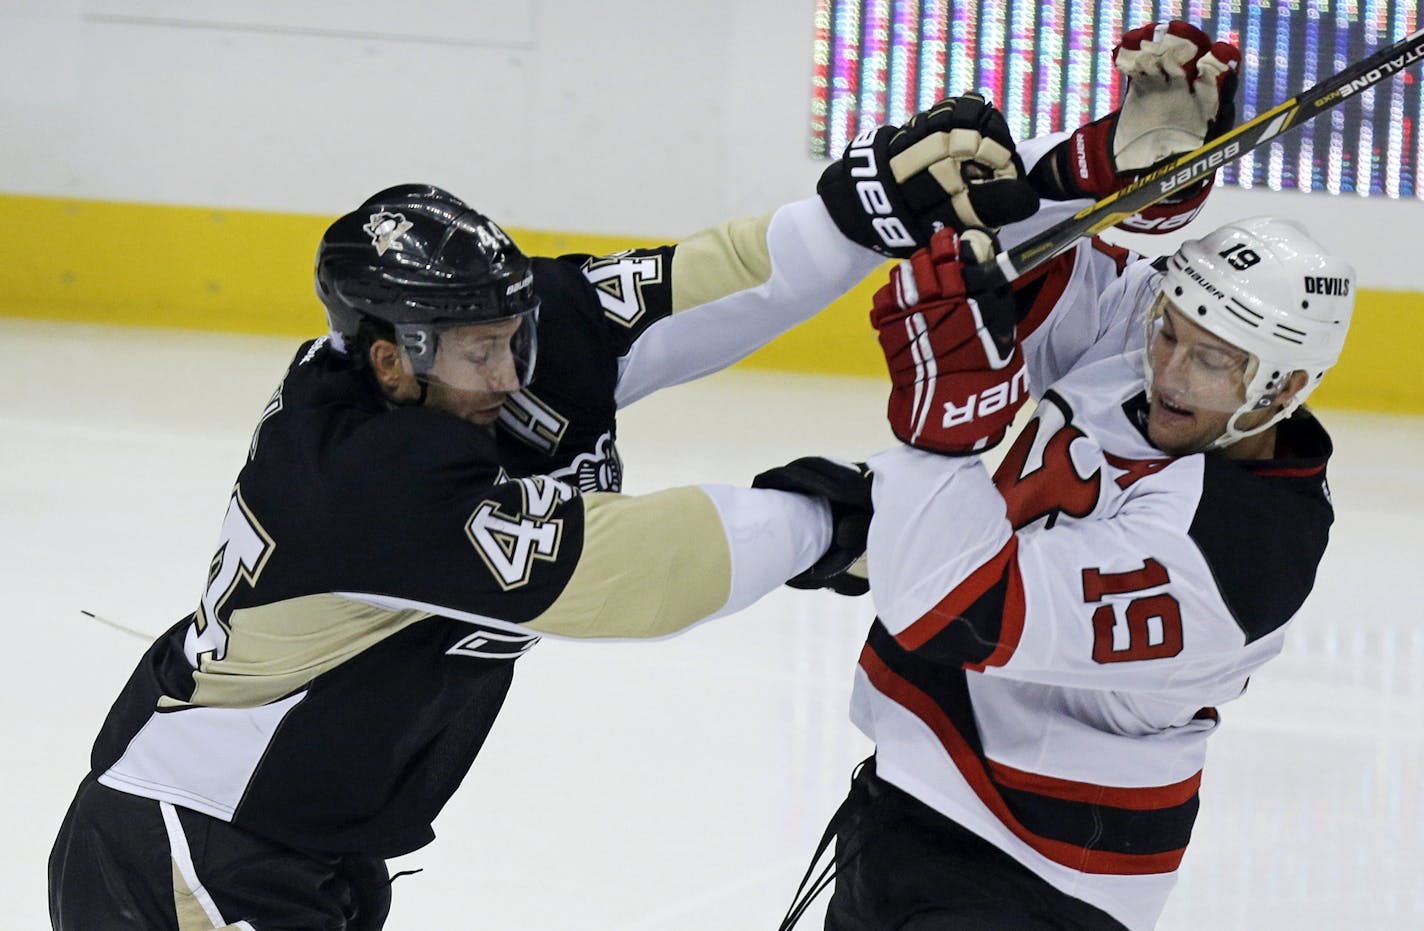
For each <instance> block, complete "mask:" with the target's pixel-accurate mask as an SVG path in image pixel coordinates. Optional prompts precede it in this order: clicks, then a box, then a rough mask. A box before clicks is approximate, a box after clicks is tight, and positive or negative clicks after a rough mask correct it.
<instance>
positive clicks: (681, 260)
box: [672, 214, 771, 313]
mask: <svg viewBox="0 0 1424 931" xmlns="http://www.w3.org/2000/svg"><path fill="white" fill-rule="evenodd" d="M770 226H771V215H770V214H767V215H766V216H761V217H745V218H742V219H739V220H731V221H729V222H727V223H723V224H722V225H720V226H714V227H712V228H711V229H706V230H703V231H701V232H700V233H695V234H693V235H692V236H690V237H688V238H687V239H684V240H683V241H682V242H680V243H678V244H677V250H676V251H675V252H673V254H672V309H673V313H678V312H679V311H683V310H687V309H688V308H691V307H697V306H699V305H701V304H708V303H711V302H712V301H715V300H717V299H718V298H722V297H726V296H727V295H728V294H735V293H736V292H738V291H746V290H749V289H751V288H756V287H760V286H761V285H763V284H765V283H766V282H767V281H769V280H770V279H771V252H770V251H769V249H768V248H767V244H766V231H767V228H768V227H770Z"/></svg>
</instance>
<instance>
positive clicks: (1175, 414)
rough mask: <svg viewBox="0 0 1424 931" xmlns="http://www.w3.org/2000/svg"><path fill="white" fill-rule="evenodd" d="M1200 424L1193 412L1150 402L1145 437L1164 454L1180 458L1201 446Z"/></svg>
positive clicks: (1157, 402)
mask: <svg viewBox="0 0 1424 931" xmlns="http://www.w3.org/2000/svg"><path fill="white" fill-rule="evenodd" d="M1202 429H1203V427H1202V424H1201V423H1200V418H1199V417H1198V416H1197V414H1196V413H1195V412H1194V411H1190V410H1187V409H1186V408H1181V407H1177V406H1175V405H1172V404H1167V403H1164V402H1162V401H1160V400H1158V399H1156V398H1153V400H1152V406H1151V409H1150V410H1149V411H1148V415H1147V437H1148V439H1150V440H1151V441H1152V445H1153V446H1156V447H1157V448H1158V449H1160V450H1162V451H1163V452H1164V453H1171V454H1172V455H1174V456H1182V455H1186V454H1187V453H1192V452H1196V451H1197V450H1198V449H1200V448H1201V447H1202V445H1203V442H1202V437H1201V433H1202Z"/></svg>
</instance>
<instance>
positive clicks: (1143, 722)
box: [826, 217, 1354, 931]
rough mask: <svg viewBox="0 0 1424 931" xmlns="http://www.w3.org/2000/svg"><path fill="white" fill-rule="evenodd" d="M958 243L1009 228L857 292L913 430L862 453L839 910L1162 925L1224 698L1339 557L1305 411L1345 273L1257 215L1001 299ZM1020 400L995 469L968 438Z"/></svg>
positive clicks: (1320, 455) (1320, 432)
mask: <svg viewBox="0 0 1424 931" xmlns="http://www.w3.org/2000/svg"><path fill="white" fill-rule="evenodd" d="M969 247H973V249H974V256H970V258H971V259H972V258H974V257H976V256H977V258H979V259H980V260H982V259H984V258H987V257H988V256H991V255H992V254H993V251H994V249H995V248H996V247H995V245H994V244H992V243H991V241H990V237H989V236H988V235H987V234H984V233H977V232H973V231H971V232H968V233H966V234H964V236H963V237H962V238H959V237H956V236H955V235H954V234H952V233H950V232H945V233H943V234H941V236H939V237H937V239H936V241H935V242H933V243H932V244H931V247H930V249H928V250H926V251H924V252H921V253H918V254H916V255H915V256H914V257H913V258H912V259H911V260H910V261H909V262H906V263H902V264H901V266H899V267H898V268H897V269H896V270H895V271H894V272H893V273H892V276H891V282H890V284H888V285H886V286H885V287H884V288H882V289H881V291H880V292H878V293H877V295H876V298H875V306H874V310H873V311H872V321H873V323H874V324H875V326H876V328H877V329H878V331H879V334H880V340H881V345H882V347H883V348H884V350H885V354H886V358H887V360H888V362H889V368H890V372H891V379H892V391H891V401H890V406H889V415H890V421H891V425H892V428H893V429H894V432H895V434H896V436H897V437H899V438H900V439H901V440H902V441H904V445H902V446H900V447H898V448H895V449H891V450H889V451H887V452H885V453H882V454H880V455H878V456H876V457H873V458H872V459H871V460H870V465H871V467H872V468H873V470H874V473H875V484H874V501H875V509H876V514H875V518H874V520H873V521H872V524H871V531H870V546H869V551H868V563H869V575H870V582H871V594H872V597H873V598H874V602H875V607H876V611H877V614H878V618H877V620H876V622H875V624H874V625H873V627H872V630H871V633H870V635H869V637H868V639H867V643H866V645H865V648H864V650H863V652H862V654H861V656H860V660H859V665H858V670H857V672H856V679H855V687H854V697H853V699H852V718H853V719H854V721H855V723H856V724H857V725H858V726H859V727H860V728H861V730H863V731H864V732H865V733H866V734H867V735H868V736H869V737H871V739H873V740H874V741H875V745H876V749H875V755H874V757H873V759H872V760H870V761H868V762H867V763H866V764H865V765H864V766H863V767H862V769H861V770H860V771H859V773H858V775H857V777H856V779H855V781H854V784H853V788H852V791H851V795H850V798H849V799H848V800H847V803H846V806H845V807H844V809H843V810H842V812H840V813H838V815H837V818H836V819H835V822H834V823H833V830H834V831H835V833H836V834H837V835H838V843H837V855H836V856H837V879H836V890H835V893H834V895H833V897H832V901H831V903H830V906H829V911H828V914H827V919H826V927H827V928H828V929H835V931H850V929H865V931H869V929H872V928H874V929H890V928H914V929H922V931H929V929H941V928H944V929H948V928H955V929H961V928H1015V929H1024V928H1094V929H1096V928H1114V929H1116V928H1123V927H1127V928H1132V929H1144V928H1151V927H1152V926H1153V925H1154V924H1155V922H1156V920H1157V918H1158V915H1159V913H1160V912H1161V910H1162V907H1163V905H1164V902H1165V900H1166V897H1167V895H1168V893H1169V891H1170V890H1171V888H1172V885H1173V882H1174V880H1175V876H1176V870H1177V867H1178V865H1179V863H1180V862H1181V860H1182V857H1183V854H1184V852H1185V850H1186V846H1187V842H1188V839H1189V837H1190V835H1191V828H1192V823H1193V821H1194V819H1195V817H1196V813H1197V805H1198V796H1197V790H1198V786H1199V784H1200V780H1201V774H1202V768H1203V765H1204V764H1205V760H1206V741H1207V738H1208V737H1209V736H1210V735H1211V733H1212V732H1213V731H1214V730H1215V729H1216V727H1217V726H1218V721H1219V719H1218V715H1217V711H1216V707H1217V706H1218V705H1221V704H1224V703H1225V702H1228V701H1231V700H1232V699H1234V698H1236V697H1237V696H1238V695H1240V694H1241V692H1242V691H1243V690H1244V689H1245V687H1246V682H1247V678H1248V677H1249V676H1250V675H1251V674H1252V673H1253V672H1254V671H1255V670H1257V669H1258V668H1259V667H1260V666H1261V665H1262V664H1263V663H1265V662H1267V661H1268V660H1269V659H1271V658H1272V657H1273V656H1275V655H1276V654H1277V653H1279V652H1280V650H1281V647H1282V643H1283V640H1284V637H1285V636H1286V630H1287V628H1288V625H1289V623H1290V621H1291V619H1292V618H1293V617H1294V616H1295V615H1296V614H1297V612H1298V611H1299V609H1300V607H1301V605H1302V603H1303V602H1304V601H1305V599H1306V596H1307V595H1308V594H1309V593H1310V590H1311V587H1312V584H1313V582H1314V577H1315V572H1316V568H1317V566H1318V564H1319V562H1320V558H1321V556H1322V554H1323V552H1324V550H1325V545H1326V541H1327V537H1328V531H1329V527H1330V523H1331V521H1332V508H1331V502H1330V497H1329V492H1328V489H1327V486H1326V479H1325V470H1326V464H1327V461H1328V459H1329V456H1330V452H1331V444H1330V439H1329V436H1328V435H1327V434H1326V432H1325V430H1324V428H1323V427H1322V426H1321V425H1320V423H1319V422H1318V421H1317V420H1316V419H1315V417H1314V416H1313V415H1312V414H1311V413H1310V412H1309V411H1308V410H1306V409H1305V408H1303V407H1302V406H1301V405H1302V402H1303V401H1304V400H1305V399H1306V398H1307V397H1308V396H1309V395H1310V393H1311V392H1312V391H1313V390H1314V389H1315V388H1316V387H1317V386H1318V385H1319V384H1320V381H1321V379H1322V377H1323V376H1324V375H1325V373H1326V372H1327V371H1328V370H1329V369H1330V367H1331V366H1332V365H1334V364H1335V362H1336V360H1337V359H1338V358H1339V355H1340V351H1341V348H1342V346H1343V344H1344V340H1345V334H1346V330H1347V329H1348V327H1349V323H1350V316H1351V310H1352V306H1353V301H1354V296H1353V294H1354V272H1353V270H1352V269H1351V267H1350V266H1349V265H1348V264H1347V263H1346V262H1345V261H1343V260H1342V259H1341V258H1339V257H1338V256H1336V255H1334V254H1333V253H1331V252H1330V251H1329V250H1327V249H1326V248H1324V247H1323V246H1321V245H1320V244H1319V243H1317V242H1315V241H1314V240H1313V239H1312V238H1311V237H1310V236H1309V235H1308V234H1307V233H1306V232H1305V231H1304V230H1302V229H1301V228H1299V227H1298V226H1296V225H1294V224H1292V223H1289V222H1286V221H1282V220H1278V219H1272V218H1267V217H1261V218H1254V219H1249V220H1243V221H1239V222H1235V223H1229V224H1227V225H1225V226H1223V227H1221V228H1220V229H1218V230H1216V231H1214V232H1212V233H1210V234H1208V235H1206V236H1205V237H1203V238H1201V239H1198V240H1193V241H1190V242H1187V243H1186V244H1184V245H1183V246H1182V247H1181V248H1180V250H1179V251H1178V252H1177V253H1176V254H1174V255H1172V256H1170V257H1169V258H1168V259H1166V260H1165V262H1162V261H1159V262H1149V261H1144V260H1140V259H1138V258H1137V257H1134V256H1132V255H1130V254H1127V253H1125V252H1123V251H1122V250H1114V249H1111V248H1105V247H1103V246H1102V245H1101V244H1097V243H1084V244H1082V245H1080V246H1079V247H1078V248H1077V249H1076V250H1074V251H1072V252H1069V253H1067V254H1065V255H1064V256H1061V257H1059V258H1058V259H1055V260H1054V261H1053V262H1051V263H1050V264H1049V265H1048V266H1046V267H1045V268H1043V269H1042V270H1040V271H1039V272H1038V273H1037V274H1035V275H1033V276H1030V278H1029V280H1025V281H1020V282H1018V283H1017V285H1016V288H1015V291H1014V292H1013V293H1012V294H1009V293H1008V292H1001V293H998V294H978V295H970V294H966V293H965V287H964V284H963V277H962V274H961V271H962V266H961V259H960V255H961V250H964V249H967V248H969ZM1015 319H1017V320H1018V321H1019V323H1018V328H1017V339H1015V338H1014V327H1013V326H1012V321H1013V320H1015ZM1025 386H1027V388H1028V389H1029V391H1028V392H1025V391H1024V390H1023V389H1024V387H1025ZM1028 393H1032V395H1033V396H1035V397H1036V398H1037V399H1038V405H1037V409H1036V411H1035V414H1034V417H1033V418H1032V419H1031V420H1030V421H1029V422H1028V423H1027V424H1026V425H1025V427H1024V428H1023V429H1022V431H1021V432H1020V433H1019V434H1018V436H1017V438H1016V439H1015V441H1014V442H1013V444H1012V446H1011V447H1010V449H1009V451H1008V453H1007V455H1006V456H1005V457H1004V459H1003V461H1002V462H1001V464H1000V465H999V467H998V470H997V471H996V473H995V474H994V476H993V477H992V478H991V477H990V475H989V474H988V472H987V471H986V469H985V467H984V465H983V463H982V462H981V460H980V458H979V456H978V453H980V452H982V451H983V450H985V449H987V448H989V447H990V446H992V445H993V444H994V443H995V442H997V440H998V439H1000V438H1002V437H1003V435H1004V433H1005V427H1006V426H1007V425H1008V422H1009V421H1010V420H1011V419H1012V417H1013V412H1014V411H1016V410H1017V409H1018V407H1019V406H1020V405H1021V404H1022V403H1023V402H1024V400H1025V398H1026V396H1027V394H1028Z"/></svg>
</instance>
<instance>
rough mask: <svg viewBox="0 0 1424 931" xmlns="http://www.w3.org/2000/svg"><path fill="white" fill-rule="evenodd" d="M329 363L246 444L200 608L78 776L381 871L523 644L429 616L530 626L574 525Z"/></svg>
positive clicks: (434, 795) (472, 431)
mask: <svg viewBox="0 0 1424 931" xmlns="http://www.w3.org/2000/svg"><path fill="white" fill-rule="evenodd" d="M324 343H325V341H324V340H321V341H317V342H316V343H313V344H309V345H308V346H307V347H304V348H303V350H302V353H301V355H300V357H299V360H298V361H297V362H296V363H295V364H294V365H293V367H292V369H291V370H290V372H289V373H288V375H287V377H286V378H285V379H284V381H283V383H282V386H281V390H280V391H279V392H278V393H277V395H276V396H275V397H274V398H273V400H272V403H271V404H270V405H269V407H268V409H267V411H266V414H265V416H264V419H263V422H262V424H261V426H260V427H259V429H258V431H257V433H256V435H255V436H254V438H253V444H252V449H251V453H250V457H249V461H248V462H247V464H246V465H245V466H244V467H243V469H242V471H241V473H240V474H239V476H238V481H237V485H236V486H235V487H234V488H233V491H232V496H231V498H230V500H229V504H228V509H227V513H226V516H225V518H224V521H223V530H222V539H221V541H220V545H219V548H218V551H217V554H216V555H215V556H214V558H213V562H212V565H211V566H210V568H209V573H208V583H207V589H206V591H205V593H204V595H203V598H202V605H201V608H200V609H199V611H198V612H197V613H196V615H195V616H194V617H193V618H192V619H185V620H184V621H183V622H181V623H179V624H178V625H176V626H175V627H173V628H172V629H171V630H170V631H169V632H168V633H167V634H166V635H165V636H164V637H162V638H161V639H159V640H158V642H157V643H155V644H154V646H153V647H152V648H151V649H150V650H149V651H148V653H147V655H146V656H145V657H144V659H143V661H142V662H141V664H140V666H139V668H138V670H137V671H136V672H135V674H134V676H133V677H132V679H131V680H130V681H129V683H128V685H127V686H126V687H125V689H124V691H123V693H122V695H121V696H120V698H119V701H118V702H117V704H116V705H115V707H114V710H113V713H112V715H111V718H110V720H109V721H108V722H107V723H106V724H105V727H104V729H103V732H102V734H101V735H100V737H99V740H98V742H97V743H96V745H95V748H94V756H93V761H92V762H93V766H94V768H95V770H97V771H99V772H101V773H103V776H102V777H101V779H102V781H104V782H105V783H106V784H109V785H112V786H114V787H115V788H119V789H124V790H128V791H133V792H135V793H136V794H142V795H150V796H154V795H155V794H157V795H161V796H163V797H166V798H168V800H171V801H174V802H175V803H177V804H182V805H184V806H185V807H190V808H194V809H196V810H199V811H204V812H207V813H209V814H212V815H215V816H217V817H221V818H224V819H225V820H231V821H232V822H233V823H235V824H237V825H239V826H243V827H247V828H249V829H251V830H253V831H254V832H255V833H259V834H262V835H264V836H267V837H270V838H273V839H275V840H279V841H282V842H284V843H289V844H292V845H294V846H298V847H304V848H316V849H327V850H336V851H363V852H371V853H378V854H385V855H391V854H396V853H401V852H404V851H408V850H411V849H413V848H415V847H418V846H420V845H421V844H423V843H425V842H426V841H428V840H429V839H430V837H431V833H430V826H429V824H430V821H431V819H432V818H433V817H434V816H435V814H436V812H438V810H439V808H440V807H441V806H442V805H443V804H444V802H445V801H446V800H447V799H448V798H449V796H450V794H451V793H452V792H453V791H454V789H455V787H456V786H457V785H458V783H459V781H460V779H461V777H462V776H463V775H464V773H465V771H466V769H467V768H468V767H469V764H470V762H471V761H472V760H473V759H474V757H475V754H476V753H478V752H479V748H480V745H481V743H482V742H483V741H484V738H485V735H486V733H487V732H488V731H489V728H490V725H491V724H492V722H493V721H494V718H495V715H496V714H497V713H498V711H499V708H500V704H501V702H502V700H503V697H504V694H505V691H506V690H507V689H508V687H509V683H510V679H511V676H512V665H511V662H510V661H511V660H513V659H514V658H516V657H517V656H518V655H519V654H520V652H522V651H523V650H525V649H527V648H528V647H529V646H530V645H531V644H532V643H533V642H534V641H535V639H537V638H536V637H535V636H533V635H531V634H523V633H513V632H510V630H509V629H508V627H507V626H501V627H499V628H496V627H493V626H489V625H481V624H480V623H478V622H477V621H473V622H472V619H464V620H456V619H454V618H452V617H448V616H441V615H439V614H435V613H433V612H434V610H435V607H436V606H439V608H440V609H443V610H445V611H447V612H449V611H452V609H453V610H454V611H463V612H467V613H468V614H469V615H470V616H472V617H473V616H479V615H489V616H490V617H492V618H495V619H503V620H506V621H510V622H515V623H518V622H520V621H527V620H529V619H531V618H533V617H535V616H537V615H539V614H541V613H542V612H544V611H545V610H547V609H548V608H549V606H550V605H551V604H552V603H553V602H554V600H555V599H556V598H557V596H558V594H559V593H560V592H561V591H562V589H563V588H564V586H565V584H566V583H567V581H568V579H569V576H570V574H571V572H572V569H573V566H575V565H576V564H577V561H578V555H579V550H580V546H581V543H582V518H583V512H582V509H581V508H578V507H560V505H563V504H564V503H565V502H566V501H568V500H569V499H570V498H571V494H570V491H569V489H568V488H566V487H563V486H560V485H558V484H557V483H555V482H552V481H542V480H538V481H536V480H529V481H527V482H525V483H518V482H503V483H501V482H497V478H498V473H499V465H498V464H497V462H498V459H497V456H498V452H497V450H496V448H495V442H494V439H493V437H492V436H491V434H490V433H489V432H488V431H486V430H482V429H480V428H479V427H477V426H475V425H473V424H470V423H467V422H465V421H463V420H460V419H459V418H456V417H454V416H451V415H449V414H445V413H443V412H440V411H435V410H428V409H424V408H399V409H395V410H387V409H386V405H385V404H384V402H383V400H382V398H381V397H380V395H379V393H378V391H377V389H376V387H375V385H374V384H373V383H372V382H371V380H370V379H369V377H368V376H366V375H365V374H364V373H361V372H358V371H356V370H355V369H354V368H353V366H352V365H351V364H350V362H349V361H348V360H347V359H346V358H345V357H344V356H342V355H340V354H338V353H336V352H334V351H332V350H331V348H330V347H329V346H327V345H325V344H324ZM544 518H548V520H547V521H546V520H543V519H544ZM480 534H485V535H487V536H489V537H490V539H491V540H497V542H496V543H495V544H494V545H491V546H485V547H481V546H480V545H478V542H477V540H478V536H479V535H480ZM492 561H497V562H494V564H493V567H492V566H491V562H492ZM339 593H349V594H360V593H375V594H377V595H379V596H382V597H384V598H387V599H390V604H389V606H384V607H383V606H381V605H379V604H373V603H371V602H372V599H366V600H357V599H356V598H353V597H349V596H348V595H347V594H339ZM420 604H425V605H430V606H431V608H430V609H426V610H422V609H420V608H419V607H417V605H420ZM195 670H196V671H195ZM155 709H157V711H156V712H155ZM218 760H220V761H221V765H215V762H216V761H218Z"/></svg>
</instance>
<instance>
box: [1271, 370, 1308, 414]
mask: <svg viewBox="0 0 1424 931" xmlns="http://www.w3.org/2000/svg"><path fill="white" fill-rule="evenodd" d="M1309 383H1310V375H1308V374H1307V373H1306V372H1305V371H1303V370H1301V369H1296V370H1295V371H1294V372H1291V373H1290V377H1289V378H1287V379H1286V383H1285V385H1284V386H1283V387H1282V388H1281V393H1280V394H1278V395H1276V403H1275V407H1276V409H1277V410H1279V409H1280V408H1281V407H1284V406H1285V405H1287V404H1289V403H1290V402H1291V399H1292V398H1294V397H1295V396H1296V395H1297V394H1299V393H1300V391H1301V389H1302V388H1304V387H1305V386H1306V385H1307V384H1309Z"/></svg>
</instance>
